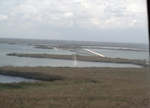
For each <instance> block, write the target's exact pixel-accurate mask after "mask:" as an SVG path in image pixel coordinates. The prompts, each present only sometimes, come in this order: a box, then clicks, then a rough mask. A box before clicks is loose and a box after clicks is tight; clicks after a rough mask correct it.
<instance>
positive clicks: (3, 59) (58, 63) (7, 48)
mask: <svg viewBox="0 0 150 108" xmlns="http://www.w3.org/2000/svg"><path fill="white" fill-rule="evenodd" d="M13 52H15V53H40V54H42V53H48V54H70V55H71V54H75V52H72V51H66V50H53V49H36V48H34V47H33V46H28V45H10V44H0V66H31V67H33V66H53V67H136V68H137V67H140V66H137V65H132V64H121V63H102V62H101V63H100V62H85V61H73V60H61V59H48V58H27V57H16V56H6V54H7V53H13Z"/></svg>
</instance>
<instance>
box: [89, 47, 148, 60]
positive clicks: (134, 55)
mask: <svg viewBox="0 0 150 108" xmlns="http://www.w3.org/2000/svg"><path fill="white" fill-rule="evenodd" d="M90 50H92V51H94V52H97V53H100V54H102V55H105V56H106V57H111V58H126V59H140V60H149V52H148V51H132V50H131V51H126V50H114V49H113V50H110V49H90Z"/></svg>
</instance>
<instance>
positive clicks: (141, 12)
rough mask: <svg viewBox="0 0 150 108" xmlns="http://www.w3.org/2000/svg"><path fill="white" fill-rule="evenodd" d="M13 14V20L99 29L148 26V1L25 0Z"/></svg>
mask: <svg viewBox="0 0 150 108" xmlns="http://www.w3.org/2000/svg"><path fill="white" fill-rule="evenodd" d="M12 13H13V17H14V20H18V21H21V22H24V23H23V24H25V23H32V25H34V24H36V25H37V24H49V25H51V26H55V27H73V26H79V27H83V28H90V27H91V28H93V27H96V28H99V29H113V28H114V29H116V28H139V27H144V26H145V25H146V21H145V20H146V3H145V2H144V1H143V0H132V1H130V0H123V1H118V0H115V1H112V0H106V1H103V0H94V1H92V0H72V1H70V0H61V1H60V0H26V2H22V3H20V4H18V5H17V6H16V7H15V8H14V10H13V12H12ZM16 18H17V19H16ZM135 21H136V23H135ZM133 22H134V23H133Z"/></svg>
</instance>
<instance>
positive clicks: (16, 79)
mask: <svg viewBox="0 0 150 108" xmlns="http://www.w3.org/2000/svg"><path fill="white" fill-rule="evenodd" d="M33 81H38V80H34V79H27V78H22V77H14V76H6V75H0V83H14V82H15V83H18V82H33Z"/></svg>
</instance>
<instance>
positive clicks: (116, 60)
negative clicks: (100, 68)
mask: <svg viewBox="0 0 150 108" xmlns="http://www.w3.org/2000/svg"><path fill="white" fill-rule="evenodd" d="M7 55H8V56H18V57H33V58H52V59H64V60H78V61H91V62H107V63H131V64H136V65H140V66H144V67H148V66H149V64H147V63H146V60H137V59H132V60H131V59H123V58H108V57H100V56H83V55H55V54H23V53H9V54H7Z"/></svg>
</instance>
